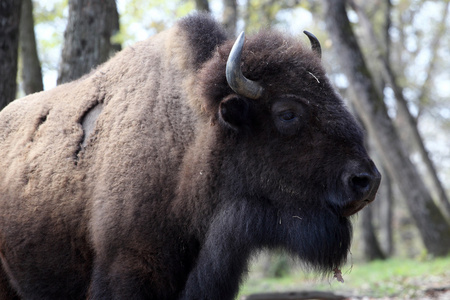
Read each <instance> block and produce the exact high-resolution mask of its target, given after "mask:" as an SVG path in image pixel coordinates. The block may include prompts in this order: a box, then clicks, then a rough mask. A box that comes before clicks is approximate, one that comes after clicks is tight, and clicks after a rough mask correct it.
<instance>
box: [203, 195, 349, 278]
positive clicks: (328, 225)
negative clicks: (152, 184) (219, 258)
mask: <svg viewBox="0 0 450 300" xmlns="http://www.w3.org/2000/svg"><path fill="white" fill-rule="evenodd" d="M260 200H261V199H259V201H248V200H247V201H242V202H240V203H236V202H235V203H233V204H231V205H227V206H226V207H223V208H222V209H221V211H220V213H219V214H218V215H216V216H215V218H214V221H213V223H212V226H211V227H210V231H209V234H208V236H209V239H212V240H214V241H212V244H214V245H219V244H222V243H223V241H226V243H227V245H224V248H229V247H236V249H237V250H236V249H234V250H236V251H233V250H231V251H227V253H229V254H230V253H235V254H236V253H238V256H241V255H246V254H247V255H251V254H254V253H257V252H258V250H260V249H262V248H267V249H281V250H284V251H287V252H288V253H290V254H292V256H293V257H294V258H299V259H300V260H301V261H302V263H303V265H304V266H305V268H306V269H307V270H311V271H314V272H318V273H320V274H322V275H323V276H328V275H330V274H332V272H333V271H334V270H335V269H336V268H340V267H341V266H342V265H343V264H344V263H345V262H346V260H347V256H348V253H349V252H350V245H351V240H352V225H351V223H350V220H349V219H348V218H346V217H341V216H340V215H339V214H336V212H335V211H333V209H332V208H326V207H325V208H323V209H319V210H318V209H317V207H316V208H315V209H314V210H308V211H306V210H305V211H300V210H299V209H297V210H294V209H289V208H284V209H283V210H281V209H278V208H275V207H273V206H271V205H261V201H260ZM255 202H259V203H255ZM268 206H269V207H268ZM210 241H211V240H210ZM228 250H230V249H228ZM245 260H246V259H245V258H243V257H238V258H237V261H245Z"/></svg>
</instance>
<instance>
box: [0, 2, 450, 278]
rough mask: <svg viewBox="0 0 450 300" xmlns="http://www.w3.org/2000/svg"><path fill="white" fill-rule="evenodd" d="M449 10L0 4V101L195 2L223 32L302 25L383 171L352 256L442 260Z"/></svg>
mask: <svg viewBox="0 0 450 300" xmlns="http://www.w3.org/2000/svg"><path fill="white" fill-rule="evenodd" d="M449 6H450V1H448V0H441V1H438V0H435V1H427V0H373V1H364V0H321V1H314V0H284V1H275V0H195V1H194V0H151V1H145V0H117V1H115V0H45V1H44V0H0V109H1V108H3V107H4V106H6V105H7V103H9V102H11V101H13V100H14V99H16V98H18V97H22V96H25V95H26V94H30V93H34V92H38V91H41V90H48V89H50V88H52V87H54V86H56V85H57V84H62V83H64V82H67V81H71V80H74V79H76V78H79V77H80V76H82V75H83V74H85V73H87V72H89V71H90V70H91V69H92V68H94V67H95V66H96V65H98V64H101V63H103V62H104V61H106V60H107V59H108V58H109V57H110V56H111V55H114V52H116V51H119V50H120V49H122V48H124V47H127V46H130V45H132V44H133V43H134V42H136V41H139V40H143V39H146V38H148V37H150V36H152V35H154V34H157V33H158V32H160V31H162V30H164V29H166V28H168V27H171V26H173V24H174V23H175V22H176V21H177V20H178V19H179V18H181V17H183V16H186V15H187V14H189V13H192V12H193V11H194V10H201V11H208V12H211V13H212V14H213V15H214V16H215V17H216V18H217V19H218V20H219V21H221V22H222V23H223V25H224V26H225V28H226V29H227V31H228V33H229V36H230V37H231V38H233V37H235V36H236V34H237V33H238V32H240V31H242V30H245V31H246V33H247V34H251V33H254V32H256V31H258V30H259V29H261V28H266V27H275V28H277V29H279V30H281V31H286V32H289V33H291V34H293V35H296V36H298V37H299V39H304V40H305V43H307V39H306V37H305V36H304V35H303V33H302V31H303V30H308V31H311V32H313V33H314V34H315V35H316V36H317V37H318V38H319V40H320V41H321V43H322V51H323V55H322V60H323V62H324V65H325V66H326V68H327V70H328V72H329V76H330V78H331V80H332V81H333V82H334V84H335V86H336V87H337V88H338V89H339V90H340V92H341V94H342V95H343V97H344V99H345V101H346V102H347V104H348V106H349V107H350V108H351V109H352V110H353V111H354V113H355V115H357V116H358V117H359V119H360V120H361V123H362V124H363V125H364V127H365V128H366V131H367V135H368V138H367V146H368V148H369V149H370V151H371V152H372V155H373V156H374V157H375V160H376V162H377V165H378V166H379V167H380V169H381V170H382V173H383V181H382V186H381V189H380V191H379V194H378V197H377V201H375V202H374V203H373V204H372V205H371V206H370V207H369V208H366V209H364V210H363V211H362V212H361V213H359V216H357V217H354V220H353V221H354V228H355V233H354V242H353V248H352V257H351V260H352V262H353V263H355V262H359V261H373V260H383V259H387V258H390V257H397V258H398V257H401V258H412V259H422V260H423V259H430V258H435V257H445V256H447V255H449V252H450V204H449V197H448V195H449V193H450V150H449V149H450V72H449V70H450V58H449V57H450V35H449V34H448V32H449V31H450V16H448V15H449V12H450V8H449ZM16 74H17V75H16ZM262 257H263V258H262V259H260V262H259V263H260V264H261V265H262V266H263V267H262V269H263V272H267V273H270V274H271V275H277V274H285V273H286V272H289V270H290V266H291V265H292V264H291V263H290V262H289V261H288V260H287V259H286V258H285V257H284V255H277V256H276V258H274V256H267V255H263V256H262ZM269 266H270V267H269Z"/></svg>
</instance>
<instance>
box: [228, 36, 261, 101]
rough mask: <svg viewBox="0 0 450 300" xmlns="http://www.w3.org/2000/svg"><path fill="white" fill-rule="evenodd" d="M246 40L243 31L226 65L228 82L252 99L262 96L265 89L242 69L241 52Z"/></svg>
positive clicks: (237, 91) (241, 93)
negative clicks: (247, 76)
mask: <svg viewBox="0 0 450 300" xmlns="http://www.w3.org/2000/svg"><path fill="white" fill-rule="evenodd" d="M244 41H245V34H244V32H242V33H241V34H240V35H239V36H238V38H237V40H236V42H235V43H234V45H233V48H231V51H230V55H229V56H228V61H227V67H226V76H227V82H228V85H229V86H230V87H231V89H232V90H233V91H235V92H236V93H237V94H239V95H242V96H244V97H247V98H250V99H258V98H259V97H261V95H262V92H263V90H264V89H263V88H262V86H261V85H259V84H258V83H257V82H255V81H251V80H250V79H248V78H246V77H245V76H244V74H242V70H241V54H242V47H243V46H244Z"/></svg>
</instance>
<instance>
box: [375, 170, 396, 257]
mask: <svg viewBox="0 0 450 300" xmlns="http://www.w3.org/2000/svg"><path fill="white" fill-rule="evenodd" d="M382 170H386V168H385V167H384V166H383V169H382ZM378 194H379V195H380V196H378V201H379V212H380V217H379V220H380V222H379V224H380V233H381V239H380V240H381V247H382V249H383V252H384V253H386V256H388V257H389V256H392V254H393V253H394V238H393V234H392V233H393V231H392V212H393V201H394V197H393V192H392V180H391V178H390V176H389V173H388V172H385V174H384V175H383V185H382V186H381V187H380V190H379V192H378Z"/></svg>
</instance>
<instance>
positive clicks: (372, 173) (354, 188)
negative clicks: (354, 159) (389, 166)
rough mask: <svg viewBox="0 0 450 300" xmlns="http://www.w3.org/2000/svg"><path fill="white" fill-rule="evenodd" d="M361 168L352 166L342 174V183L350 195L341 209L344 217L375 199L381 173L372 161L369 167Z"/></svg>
mask: <svg viewBox="0 0 450 300" xmlns="http://www.w3.org/2000/svg"><path fill="white" fill-rule="evenodd" d="M361 169H363V168H361V167H359V168H353V170H352V171H349V172H347V173H346V174H345V175H344V185H345V186H346V187H347V189H348V193H349V195H350V201H349V202H348V203H346V204H345V206H344V210H343V215H344V216H345V217H348V216H351V215H353V214H355V213H357V212H358V211H360V210H361V209H363V208H364V207H365V206H366V205H367V204H369V203H370V202H372V201H373V200H375V196H376V193H377V190H378V187H379V186H380V182H381V174H380V172H379V171H378V169H377V168H376V167H375V165H374V164H373V163H372V162H370V168H366V169H365V170H364V169H363V170H361Z"/></svg>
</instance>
